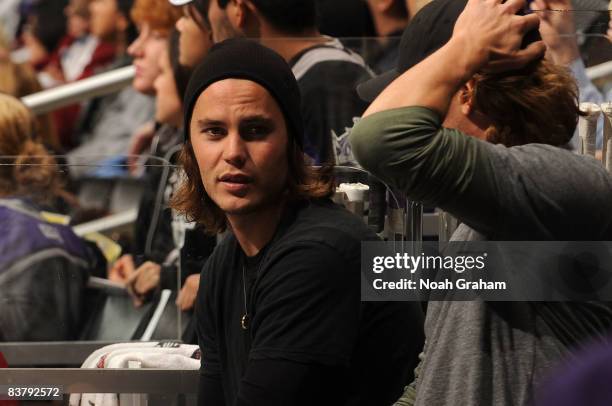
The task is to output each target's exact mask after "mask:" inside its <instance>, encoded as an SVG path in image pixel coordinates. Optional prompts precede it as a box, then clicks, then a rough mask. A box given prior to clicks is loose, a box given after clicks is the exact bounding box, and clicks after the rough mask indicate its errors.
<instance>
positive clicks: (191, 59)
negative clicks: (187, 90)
mask: <svg viewBox="0 0 612 406" xmlns="http://www.w3.org/2000/svg"><path fill="white" fill-rule="evenodd" d="M169 1H170V3H171V4H173V5H175V6H182V9H183V16H182V17H181V18H180V19H179V20H178V21H177V22H176V29H177V30H178V31H179V32H180V34H181V35H180V40H179V63H180V64H181V65H183V66H186V67H188V68H195V67H196V66H197V64H198V63H200V62H201V61H202V59H204V56H206V54H207V53H208V50H209V49H210V47H211V45H212V31H211V29H210V25H209V23H208V20H207V18H206V13H207V10H208V0H169ZM179 93H180V94H181V95H183V93H184V89H183V90H182V91H180V92H179Z"/></svg>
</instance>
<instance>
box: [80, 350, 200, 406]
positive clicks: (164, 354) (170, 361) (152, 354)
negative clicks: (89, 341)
mask: <svg viewBox="0 0 612 406" xmlns="http://www.w3.org/2000/svg"><path fill="white" fill-rule="evenodd" d="M130 361H137V362H139V363H140V365H141V367H142V368H158V369H198V368H200V356H199V350H198V346H197V345H187V344H178V343H168V342H161V343H159V342H138V343H122V344H112V345H108V346H106V347H103V348H100V349H99V350H97V351H94V352H93V353H92V354H91V355H90V356H89V357H87V359H86V360H85V362H83V365H82V366H81V368H128V363H129V362H130ZM69 404H70V406H120V402H119V396H117V394H115V393H84V394H78V393H73V394H71V395H70V402H69Z"/></svg>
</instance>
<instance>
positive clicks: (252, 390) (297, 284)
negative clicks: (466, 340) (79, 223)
mask: <svg viewBox="0 0 612 406" xmlns="http://www.w3.org/2000/svg"><path fill="white" fill-rule="evenodd" d="M185 130H186V134H185V141H184V145H183V151H182V155H181V160H182V164H183V167H184V168H185V175H186V176H185V177H184V183H183V184H182V185H181V187H180V189H179V191H178V192H177V193H176V195H175V197H174V198H173V206H174V207H175V208H177V209H178V210H179V211H180V212H181V213H184V214H185V216H186V217H187V218H188V219H189V220H195V221H197V222H198V223H199V224H201V225H202V226H204V227H205V229H206V231H207V232H209V233H211V234H216V233H218V232H221V231H224V230H226V229H231V231H232V232H231V233H228V235H227V237H226V238H225V239H224V240H223V242H222V243H221V244H219V245H218V246H217V247H216V248H215V251H214V252H213V254H212V256H211V257H210V259H209V260H208V261H207V262H206V265H205V267H204V269H203V270H202V273H201V280H200V288H199V292H198V296H197V299H196V300H197V302H196V318H197V324H198V342H199V344H200V348H201V352H202V365H201V373H200V387H199V399H198V404H202V405H204V404H206V405H215V406H217V405H236V404H245V405H295V406H300V405H349V404H362V405H388V404H390V403H391V402H393V400H394V399H396V398H397V396H399V393H401V390H402V387H403V385H404V384H405V383H406V381H407V379H409V377H410V375H411V371H412V370H411V368H412V367H413V366H414V364H415V361H416V355H417V353H418V351H420V348H421V345H422V341H421V339H422V334H421V328H422V324H421V323H422V319H421V310H420V306H419V305H418V304H416V303H405V302H404V303H385V302H380V303H362V302H361V301H360V289H359V281H360V277H361V272H360V246H361V241H364V240H375V239H376V235H375V234H374V233H373V232H372V231H371V230H369V229H368V228H367V226H366V225H365V224H364V223H363V222H362V221H361V219H359V218H358V217H357V216H354V215H352V214H351V213H349V212H348V211H346V210H345V209H344V208H341V207H339V206H336V205H334V204H333V203H332V202H331V200H329V196H330V195H331V194H332V192H333V182H332V180H331V179H330V178H329V176H327V174H326V172H325V170H323V171H319V170H316V169H313V168H309V167H307V166H306V164H305V161H304V154H303V150H302V146H303V140H304V127H303V122H302V118H301V111H300V95H299V87H298V84H297V81H296V79H295V77H294V76H293V73H292V71H291V69H290V67H289V66H288V64H287V63H286V62H285V61H284V60H283V58H282V57H281V56H280V55H279V54H277V53H275V52H274V51H272V50H270V49H269V48H266V47H264V46H262V45H260V44H258V43H256V42H253V41H249V40H245V39H233V40H228V41H225V42H222V43H220V44H217V45H215V46H214V47H213V48H212V49H211V51H210V53H209V54H208V56H207V57H206V58H205V59H204V62H203V63H202V64H200V65H199V66H198V68H197V69H196V71H195V72H194V73H193V75H192V78H191V80H190V82H189V86H188V88H187V96H186V98H185ZM387 329H388V330H389V331H390V330H393V334H390V335H381V334H380V332H381V331H385V330H387Z"/></svg>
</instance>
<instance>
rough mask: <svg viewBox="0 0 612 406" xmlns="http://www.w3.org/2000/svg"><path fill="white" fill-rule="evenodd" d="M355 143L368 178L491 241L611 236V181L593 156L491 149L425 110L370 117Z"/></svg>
mask: <svg viewBox="0 0 612 406" xmlns="http://www.w3.org/2000/svg"><path fill="white" fill-rule="evenodd" d="M350 142H351V145H352V148H353V154H354V155H355V158H357V161H358V162H359V163H360V164H361V165H362V166H363V167H364V168H365V169H366V170H368V171H369V172H370V173H372V174H373V175H375V176H377V177H378V178H380V179H381V180H382V181H383V182H385V183H387V184H388V185H390V186H392V187H394V188H396V189H398V190H401V191H402V192H403V193H405V194H406V195H407V196H408V197H409V198H410V199H413V200H416V201H421V202H423V203H426V204H428V205H431V206H435V207H439V208H441V209H443V210H445V211H447V212H449V213H451V214H452V215H453V216H455V217H456V218H457V219H459V220H460V221H461V222H463V223H465V224H466V225H468V226H469V227H471V228H472V229H474V230H476V231H478V232H479V233H481V234H483V235H485V236H486V237H487V238H489V239H494V240H500V241H503V240H526V241H529V240H551V239H552V240H561V241H563V240H566V241H574V240H580V239H587V240H589V239H604V240H607V239H608V238H610V236H609V234H610V230H612V228H611V226H612V177H610V175H609V174H608V173H607V172H606V170H605V169H604V168H603V167H602V165H601V163H600V162H598V161H596V160H595V159H593V158H591V157H587V156H584V155H578V154H574V153H572V152H571V151H568V150H565V149H562V148H558V147H554V146H551V145H544V144H527V145H521V146H516V147H510V148H508V147H505V146H503V145H494V144H491V143H489V142H485V141H482V140H479V139H477V138H475V137H470V136H468V135H466V134H463V133H461V132H460V131H457V130H452V129H446V128H442V121H441V119H440V117H439V116H438V115H437V114H436V113H435V112H434V111H432V110H430V109H427V108H424V107H403V108H398V109H394V110H387V111H383V112H380V113H376V114H372V115H371V116H368V117H366V118H364V119H362V120H361V121H360V122H359V123H357V124H356V125H355V127H354V128H353V129H352V131H351V135H350ZM585 214H587V215H585Z"/></svg>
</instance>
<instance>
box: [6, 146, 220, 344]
mask: <svg viewBox="0 0 612 406" xmlns="http://www.w3.org/2000/svg"><path fill="white" fill-rule="evenodd" d="M54 158H55V162H57V164H55V163H53V162H47V163H46V164H39V163H37V162H40V160H41V158H40V157H36V156H30V157H28V158H27V159H24V158H20V157H9V156H2V157H0V168H2V171H3V174H5V175H7V176H9V177H10V176H11V175H12V176H13V179H15V182H14V183H13V184H14V185H15V188H14V193H8V195H5V196H4V197H3V198H2V199H0V217H1V219H0V224H2V225H3V227H2V237H0V252H1V254H0V298H1V300H0V302H1V303H2V306H0V341H3V342H7V341H8V342H32V341H70V340H79V341H130V340H142V341H150V340H159V339H175V340H176V339H178V340H185V341H191V342H194V340H195V338H194V337H193V332H191V333H189V332H187V330H188V328H189V327H190V319H191V314H192V311H191V310H188V311H185V312H182V311H180V310H179V309H178V307H177V306H176V305H175V301H176V299H177V293H178V292H180V291H181V289H182V285H183V282H184V280H185V279H186V278H188V277H189V276H190V275H193V274H198V275H199V271H200V269H201V266H202V264H203V260H204V259H205V257H204V256H205V255H207V254H208V253H209V252H210V251H211V250H212V248H213V246H214V238H212V237H211V238H208V239H198V238H194V237H193V236H192V235H191V234H194V233H195V232H194V227H193V225H192V224H187V223H186V222H185V221H184V220H183V219H182V218H181V217H180V216H178V215H176V214H175V213H174V212H172V211H171V210H170V208H169V206H168V204H169V199H170V196H171V194H172V192H173V190H175V189H176V187H177V185H178V180H179V178H178V173H177V167H176V166H174V165H172V164H170V162H169V161H167V160H164V159H161V158H155V157H150V158H148V159H146V161H145V162H138V161H132V160H130V159H126V158H117V157H112V158H111V157H102V156H86V157H84V156H83V157H76V158H75V157H66V156H56V157H54ZM128 161H130V162H134V164H133V165H128V164H127V162H128ZM68 162H71V163H68ZM87 162H90V163H89V164H88V163H87ZM91 162H98V163H97V164H92V163H91ZM73 171H74V172H78V173H79V174H80V176H79V177H78V178H74V177H73V176H72V175H73ZM17 179H30V181H29V182H21V183H18V181H17ZM186 240H188V241H190V242H193V243H201V244H200V245H198V246H196V247H194V248H193V249H190V250H182V251H181V248H182V247H183V246H184V245H185V241H186ZM192 240H193V241H192ZM206 243H207V244H208V245H209V246H206V245H205V244H206ZM181 254H182V255H181ZM186 307H189V308H190V307H191V306H186ZM179 326H180V327H179ZM186 334H187V335H189V334H191V336H189V337H188V336H186Z"/></svg>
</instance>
